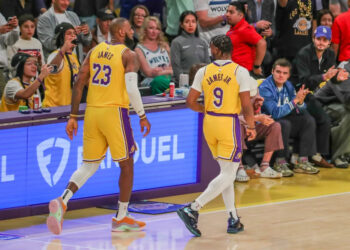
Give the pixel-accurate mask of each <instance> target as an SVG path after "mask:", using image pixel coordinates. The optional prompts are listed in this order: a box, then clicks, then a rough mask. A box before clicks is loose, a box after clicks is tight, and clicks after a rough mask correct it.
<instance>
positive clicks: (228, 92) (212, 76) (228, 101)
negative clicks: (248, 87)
mask: <svg viewBox="0 0 350 250" xmlns="http://www.w3.org/2000/svg"><path fill="white" fill-rule="evenodd" d="M237 68H238V65H237V64H236V63H234V62H227V63H225V64H224V65H222V66H220V65H219V64H216V63H215V62H213V63H211V64H209V65H208V66H207V67H206V69H205V73H204V78H203V81H202V88H203V92H204V106H205V111H206V112H215V113H221V114H239V113H240V112H241V101H240V98H239V84H238V82H237V80H236V70H237Z"/></svg>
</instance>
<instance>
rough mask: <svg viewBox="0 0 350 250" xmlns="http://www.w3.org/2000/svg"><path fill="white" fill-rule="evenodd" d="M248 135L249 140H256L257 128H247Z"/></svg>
mask: <svg viewBox="0 0 350 250" xmlns="http://www.w3.org/2000/svg"><path fill="white" fill-rule="evenodd" d="M246 135H247V138H248V141H252V140H254V139H255V137H256V130H255V128H254V129H251V128H246Z"/></svg>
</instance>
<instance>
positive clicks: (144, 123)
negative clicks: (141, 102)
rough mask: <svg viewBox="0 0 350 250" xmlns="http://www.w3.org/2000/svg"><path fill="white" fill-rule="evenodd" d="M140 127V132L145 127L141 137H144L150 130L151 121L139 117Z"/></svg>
mask: <svg viewBox="0 0 350 250" xmlns="http://www.w3.org/2000/svg"><path fill="white" fill-rule="evenodd" d="M140 127H141V133H142V134H143V132H144V131H145V128H146V132H145V133H144V134H143V137H146V136H147V135H148V134H149V132H151V123H149V121H148V119H147V117H145V118H143V119H140Z"/></svg>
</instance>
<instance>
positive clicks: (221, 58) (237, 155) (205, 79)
mask: <svg viewBox="0 0 350 250" xmlns="http://www.w3.org/2000/svg"><path fill="white" fill-rule="evenodd" d="M210 49H211V54H212V56H213V57H214V58H215V59H216V60H215V61H214V62H213V63H211V64H209V65H207V66H205V67H202V68H200V69H199V70H198V72H197V73H196V76H195V78H194V81H193V84H192V87H191V90H190V92H189V95H188V97H187V106H188V107H189V108H190V109H192V110H194V111H197V112H201V113H204V114H205V116H204V121H203V132H204V136H205V139H206V141H207V143H208V145H209V148H210V151H211V152H212V155H213V157H214V158H215V159H216V160H217V161H218V163H219V165H220V174H219V175H218V176H217V177H215V178H214V179H213V180H212V181H211V182H210V183H209V185H208V187H207V188H206V190H204V192H203V193H202V194H201V195H200V196H199V197H198V198H197V199H196V200H195V201H194V202H192V203H191V204H189V205H188V206H185V207H183V208H181V209H179V210H177V214H178V215H179V217H180V218H181V219H182V221H183V222H184V223H185V225H186V227H187V229H188V230H189V231H190V232H191V233H192V234H194V235H195V236H197V237H198V236H201V232H200V231H199V229H198V228H197V222H198V211H199V210H200V208H201V207H203V206H204V205H205V204H206V203H208V202H209V201H211V200H212V199H214V198H215V197H216V196H218V195H219V194H220V193H221V194H222V197H223V199H224V202H225V206H226V209H227V212H228V214H229V219H228V228H227V233H238V232H240V231H243V229H244V227H243V224H242V223H241V222H240V220H239V218H238V216H237V212H236V207H235V194H234V188H233V183H234V181H235V179H236V172H237V169H238V166H239V162H240V160H241V155H242V142H241V133H240V132H241V131H240V123H239V120H238V114H239V113H240V112H241V107H242V111H243V115H244V118H245V120H246V121H247V124H248V127H247V132H248V133H247V135H248V138H249V140H253V139H254V138H255V136H256V132H255V128H254V116H253V115H254V114H253V107H252V105H251V102H250V81H251V80H252V79H251V78H250V76H249V72H248V70H247V69H245V68H243V67H240V66H238V65H237V64H236V63H234V62H232V61H231V50H232V44H231V40H230V38H229V37H227V36H225V35H219V36H216V37H214V38H212V40H211V43H210ZM202 92H204V106H203V105H202V104H199V103H198V102H197V99H198V98H199V96H200V94H201V93H202Z"/></svg>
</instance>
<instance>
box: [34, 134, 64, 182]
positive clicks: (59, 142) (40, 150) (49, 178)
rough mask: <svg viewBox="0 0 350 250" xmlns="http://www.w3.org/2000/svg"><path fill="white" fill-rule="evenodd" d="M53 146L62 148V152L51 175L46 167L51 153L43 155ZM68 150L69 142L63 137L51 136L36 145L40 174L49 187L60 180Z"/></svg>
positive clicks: (49, 161)
mask: <svg viewBox="0 0 350 250" xmlns="http://www.w3.org/2000/svg"><path fill="white" fill-rule="evenodd" d="M55 139H56V140H55ZM53 147H58V148H62V149H63V154H62V158H61V161H60V163H59V165H58V168H57V170H56V172H55V173H54V174H53V175H51V173H50V171H49V170H48V168H47V167H48V165H49V164H50V163H51V154H48V155H44V153H45V151H46V150H47V149H50V148H53ZM69 151H70V142H69V141H68V140H66V139H63V138H54V137H51V138H49V139H47V140H45V141H43V142H41V143H40V144H39V145H38V146H37V147H36V156H37V160H38V165H39V169H40V172H41V175H42V176H43V178H44V180H45V181H46V182H47V184H49V186H50V187H52V186H54V185H56V183H57V182H58V181H59V180H60V178H61V176H62V174H63V172H64V170H65V168H66V166H67V162H68V157H69Z"/></svg>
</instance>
